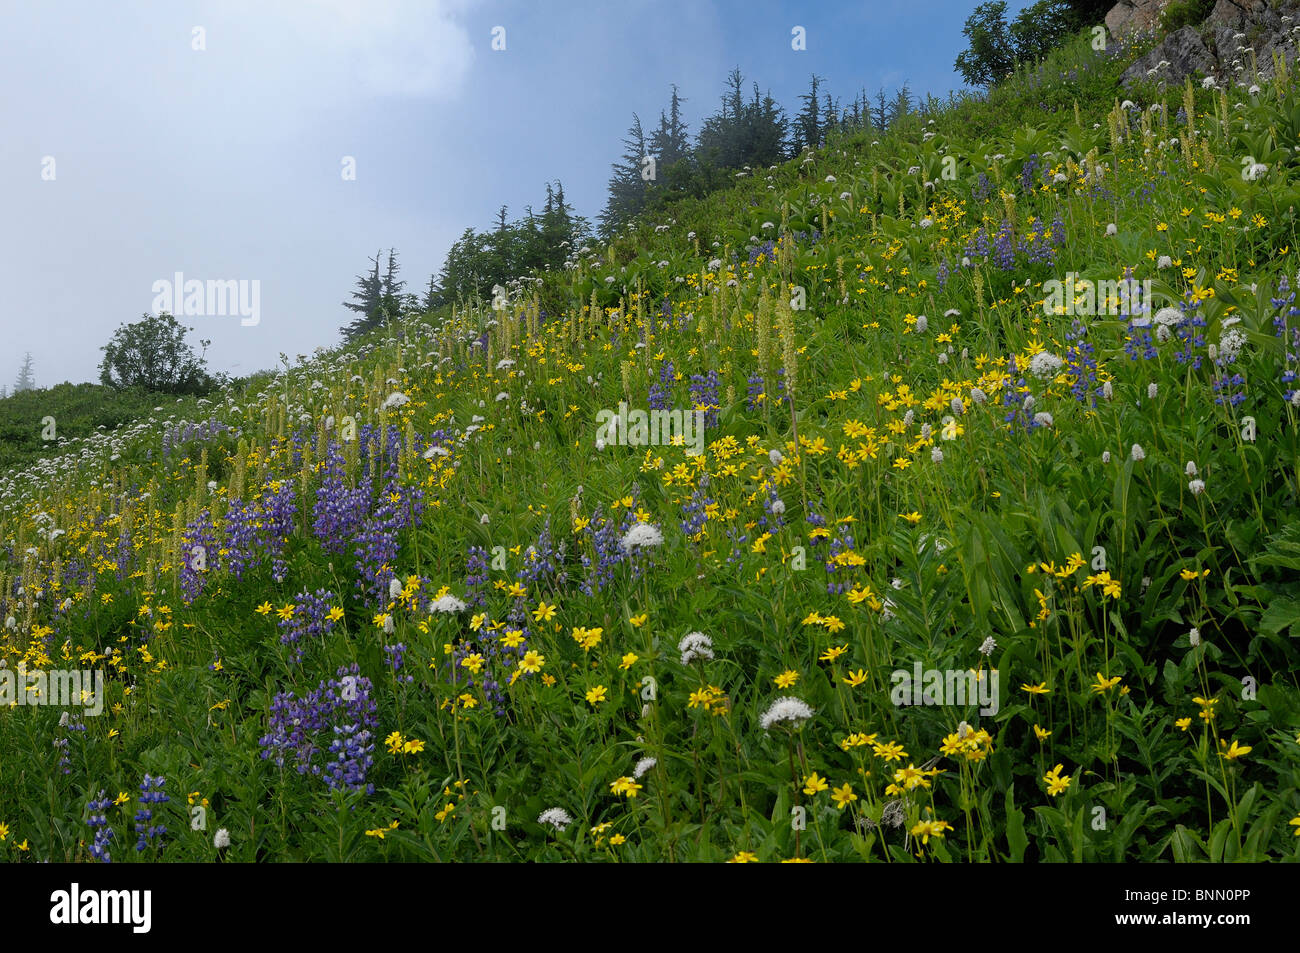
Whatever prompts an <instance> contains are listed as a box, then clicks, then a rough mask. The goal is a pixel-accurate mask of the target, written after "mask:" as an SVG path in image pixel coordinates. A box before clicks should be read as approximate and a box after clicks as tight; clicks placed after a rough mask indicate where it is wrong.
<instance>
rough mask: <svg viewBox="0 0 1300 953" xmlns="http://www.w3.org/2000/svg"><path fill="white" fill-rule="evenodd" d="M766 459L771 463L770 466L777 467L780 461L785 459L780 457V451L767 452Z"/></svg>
mask: <svg viewBox="0 0 1300 953" xmlns="http://www.w3.org/2000/svg"><path fill="white" fill-rule="evenodd" d="M767 459H768V460H770V461H771V463H772V466H774V467H779V466H780V465H781V461H782V460H784V459H785V457H783V456H781V451H780V450H769V451H768V453H767Z"/></svg>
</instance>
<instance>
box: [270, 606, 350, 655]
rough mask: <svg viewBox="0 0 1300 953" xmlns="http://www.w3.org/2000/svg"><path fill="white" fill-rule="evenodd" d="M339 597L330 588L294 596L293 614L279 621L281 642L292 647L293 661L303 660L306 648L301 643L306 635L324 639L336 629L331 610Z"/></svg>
mask: <svg viewBox="0 0 1300 953" xmlns="http://www.w3.org/2000/svg"><path fill="white" fill-rule="evenodd" d="M337 598H338V597H337V596H336V595H335V594H334V593H333V592H331V591H329V590H328V589H317V590H316V591H315V592H307V591H306V590H304V591H302V592H300V593H298V594H297V595H296V596H294V597H293V602H294V612H293V615H292V616H291V617H290V618H288V619H281V620H280V622H279V628H280V644H281V645H286V646H289V647H290V648H291V649H292V654H291V655H290V660H291V661H292V662H294V663H298V662H301V661H302V657H303V653H304V651H305V649H304V648H303V646H302V644H301V643H302V640H303V638H304V637H315V638H320V639H324V637H325V636H326V635H328V634H329V633H330V632H331V631H332V630H333V629H334V620H333V619H331V618H330V616H329V611H330V609H331V608H332V604H333V602H334V600H335V599H337Z"/></svg>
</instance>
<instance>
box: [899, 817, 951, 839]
mask: <svg viewBox="0 0 1300 953" xmlns="http://www.w3.org/2000/svg"><path fill="white" fill-rule="evenodd" d="M950 830H952V825H951V824H949V823H948V822H947V821H933V820H930V821H917V822H916V823H915V824H913V825H912V826H911V827H910V828H909V829H908V833H909V834H911V835H912V836H913V837H919V838H921V843H922V844H928V843H930V838H931V837H935V838H942V837H943V832H944V831H950Z"/></svg>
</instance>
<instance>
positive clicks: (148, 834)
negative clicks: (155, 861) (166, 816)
mask: <svg viewBox="0 0 1300 953" xmlns="http://www.w3.org/2000/svg"><path fill="white" fill-rule="evenodd" d="M166 784H167V779H166V778H164V777H161V776H160V777H156V778H154V777H150V776H149V775H147V774H146V775H145V776H144V781H143V782H141V784H140V797H139V798H137V801H138V802H139V803H140V804H141V805H143V806H142V807H141V808H140V809H139V810H138V811H136V812H135V832H136V833H137V834H139V835H140V839H139V840H138V841H136V844H135V849H136V850H137V851H142V850H144V849H145V847H146V846H148V845H149V844H151V843H153V842H154V841H155V840H157V842H158V847H159V848H160V849H161V848H162V847H163V840H162V836H163V835H164V834H166V833H167V828H166V826H165V825H163V824H155V823H154V816H153V808H152V807H151V805H154V804H166V803H167V802H169V801H170V800H171V798H169V797H168V796H167V795H166V794H165V793H163V787H164V786H165V785H166Z"/></svg>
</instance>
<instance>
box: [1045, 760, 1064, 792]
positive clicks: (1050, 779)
mask: <svg viewBox="0 0 1300 953" xmlns="http://www.w3.org/2000/svg"><path fill="white" fill-rule="evenodd" d="M1064 768H1065V765H1063V764H1058V765H1057V766H1056V767H1054V768H1053V769H1052V770H1051V771H1048V772H1047V774H1045V775H1043V780H1044V781H1045V782H1046V783H1047V793H1048V794H1050V795H1051V796H1052V797H1056V795H1058V794H1060V793H1061V792H1062V791H1064V790H1065V789H1066V788H1068V787H1069V786H1070V776H1069V775H1068V774H1067V775H1064V776H1062V774H1061V771H1062V770H1063V769H1064Z"/></svg>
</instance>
